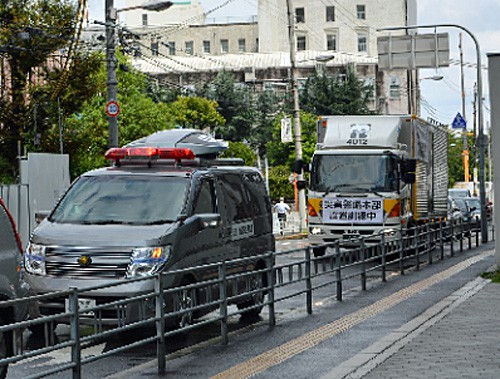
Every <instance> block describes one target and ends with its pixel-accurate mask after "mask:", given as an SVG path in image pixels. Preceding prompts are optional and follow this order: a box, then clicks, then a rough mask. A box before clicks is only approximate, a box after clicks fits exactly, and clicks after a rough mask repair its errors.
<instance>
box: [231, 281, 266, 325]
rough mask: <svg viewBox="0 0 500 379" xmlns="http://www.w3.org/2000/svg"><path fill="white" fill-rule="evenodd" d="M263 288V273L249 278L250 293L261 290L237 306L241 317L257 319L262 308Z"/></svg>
mask: <svg viewBox="0 0 500 379" xmlns="http://www.w3.org/2000/svg"><path fill="white" fill-rule="evenodd" d="M264 287H265V278H264V274H263V273H258V274H253V275H252V277H251V278H250V291H256V290H262V291H258V292H255V293H254V294H252V295H251V296H250V299H249V300H247V301H244V302H243V303H239V304H237V307H238V309H239V310H243V311H242V312H241V316H242V317H257V316H258V315H259V314H260V312H262V308H264V301H265V297H266V295H265V293H264V290H263V288H264ZM250 307H254V308H252V309H248V310H244V309H246V308H250Z"/></svg>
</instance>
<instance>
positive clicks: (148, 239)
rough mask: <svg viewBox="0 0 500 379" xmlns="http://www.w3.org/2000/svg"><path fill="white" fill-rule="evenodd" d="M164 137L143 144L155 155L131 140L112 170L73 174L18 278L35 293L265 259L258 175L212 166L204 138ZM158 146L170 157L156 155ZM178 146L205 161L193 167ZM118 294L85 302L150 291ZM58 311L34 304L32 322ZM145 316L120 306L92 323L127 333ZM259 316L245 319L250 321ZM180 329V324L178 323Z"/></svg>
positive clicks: (206, 274) (207, 274)
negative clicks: (23, 276)
mask: <svg viewBox="0 0 500 379" xmlns="http://www.w3.org/2000/svg"><path fill="white" fill-rule="evenodd" d="M173 133H175V134H176V138H175V141H177V142H175V143H173V142H172V141H170V140H169V138H170V137H171V133H168V131H165V132H161V133H160V135H154V137H155V138H156V140H155V142H154V143H153V142H151V141H149V143H150V144H154V145H155V146H146V145H147V144H148V141H147V140H145V141H144V140H141V141H140V142H138V143H136V144H131V146H128V147H124V148H117V149H111V150H109V151H108V152H107V158H108V159H109V160H112V161H114V165H113V166H112V167H107V168H102V169H98V170H95V171H91V172H88V173H86V174H83V175H82V176H80V177H79V178H78V179H77V180H76V181H75V182H74V183H73V184H72V185H71V186H70V188H69V189H68V191H67V192H66V194H65V195H64V196H63V197H62V199H61V200H60V201H59V203H58V204H57V205H56V207H55V208H54V209H53V210H52V212H51V213H50V214H49V216H48V217H47V218H46V219H45V220H44V221H42V223H41V224H40V225H39V226H38V227H37V228H36V229H35V231H34V232H33V234H32V236H31V239H30V242H29V245H28V247H27V250H26V253H25V266H26V271H27V277H28V281H29V283H30V285H31V286H32V290H33V291H34V292H35V293H37V294H42V293H47V292H51V291H56V290H64V289H68V288H69V287H77V288H84V287H89V286H94V285H100V284H105V283H110V282H113V281H123V280H125V279H127V278H135V277H139V276H148V275H154V274H156V273H158V272H162V271H164V270H177V269H182V268H186V267H193V266H199V265H206V264H209V263H213V262H220V261H223V260H229V259H235V258H241V257H249V256H254V255H258V254H263V253H267V252H271V251H274V237H273V234H272V214H271V205H270V201H269V197H268V194H267V190H266V187H265V183H264V180H263V178H262V176H261V174H260V172H259V171H258V170H257V169H255V168H251V167H244V166H241V165H235V163H236V162H234V161H232V160H230V161H227V160H221V159H215V157H214V154H215V153H214V151H215V150H214V149H215V148H216V146H215V147H214V146H211V145H216V143H215V141H214V140H212V139H211V137H210V136H208V135H205V134H204V133H201V132H199V131H194V130H183V132H179V131H173ZM161 134H164V137H165V138H162V136H161ZM167 137H168V138H167ZM165 140H169V142H168V143H165V144H166V145H167V146H172V145H173V147H162V146H164V145H162V142H165ZM179 141H181V142H179ZM182 141H184V143H182ZM186 141H188V142H186ZM187 145H188V146H190V147H191V148H192V149H193V150H195V151H196V150H198V151H201V152H202V153H204V154H205V156H208V159H207V158H200V157H199V156H198V157H195V155H194V153H193V151H192V150H189V149H188V148H186V147H185V146H187ZM158 146H160V147H158ZM179 146H184V147H179ZM219 149H220V146H219ZM201 155H202V156H203V154H201ZM263 265H264V261H263V260H261V261H257V260H256V261H255V262H253V264H252V265H251V267H250V266H248V265H245V267H240V269H241V270H249V269H258V268H262V267H263ZM216 275H217V272H216V270H215V271H214V270H213V269H207V270H205V271H201V273H200V272H199V271H197V272H196V273H192V274H191V273H190V274H182V275H176V276H168V277H169V278H170V279H169V280H170V281H169V282H168V283H164V286H165V287H174V286H178V285H184V284H188V283H194V282H201V281H204V280H209V279H210V278H213V277H215V276H216ZM265 279H266V278H265V276H264V275H262V277H260V279H259V280H258V281H257V285H260V286H264V285H265ZM126 288H127V290H126V291H124V289H123V287H120V288H116V289H113V288H110V289H107V290H106V291H99V292H98V293H96V295H95V296H94V298H93V299H88V300H91V301H92V302H93V303H95V304H97V305H98V304H99V302H100V301H101V300H102V301H104V300H105V301H109V299H110V298H111V299H113V298H116V299H119V298H127V297H132V296H136V295H138V294H141V293H144V292H148V291H152V282H151V281H141V282H134V283H131V284H128V285H127V287H126ZM192 297H193V298H192V299H189V302H191V303H192V302H193V301H196V298H198V299H201V298H205V297H204V296H201V294H195V295H192ZM263 301H264V300H263V296H254V297H251V298H244V297H242V298H239V299H238V304H237V305H238V306H239V307H248V306H250V305H258V303H259V302H262V303H263ZM167 304H168V302H167ZM167 306H168V305H167ZM173 306H174V305H172V307H173ZM64 307H65V304H64V303H63V302H53V301H52V302H41V303H40V312H41V313H42V314H54V313H59V312H63V311H64ZM135 307H137V308H140V309H134V308H135ZM153 311H154V307H152V306H151V304H147V302H146V301H143V302H137V303H134V304H128V305H127V309H126V310H125V312H123V314H122V316H123V320H116V317H117V313H116V312H109V313H108V314H103V315H102V322H103V323H108V324H116V323H117V322H120V323H121V322H126V323H129V322H132V321H135V318H136V317H138V315H143V314H145V312H146V313H147V312H153ZM259 311H260V309H259V308H258V307H257V308H254V309H253V313H258V312H259ZM82 318H85V316H81V319H82ZM190 321H191V320H186V319H185V317H184V318H183V319H182V320H180V321H179V322H180V323H181V324H182V323H186V322H190ZM181 326H182V325H181Z"/></svg>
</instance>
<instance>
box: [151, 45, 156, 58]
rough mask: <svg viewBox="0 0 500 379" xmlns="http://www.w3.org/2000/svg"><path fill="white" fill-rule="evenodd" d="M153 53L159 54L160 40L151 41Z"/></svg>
mask: <svg viewBox="0 0 500 379" xmlns="http://www.w3.org/2000/svg"><path fill="white" fill-rule="evenodd" d="M151 55H152V56H154V57H156V56H158V42H151Z"/></svg>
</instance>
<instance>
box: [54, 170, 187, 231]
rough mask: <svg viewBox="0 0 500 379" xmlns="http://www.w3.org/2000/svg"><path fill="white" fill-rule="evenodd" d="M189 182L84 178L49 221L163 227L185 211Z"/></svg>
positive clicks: (141, 177)
mask: <svg viewBox="0 0 500 379" xmlns="http://www.w3.org/2000/svg"><path fill="white" fill-rule="evenodd" d="M189 183H190V182H189V180H188V179H186V178H178V177H152V176H136V175H130V176H84V177H80V179H79V180H78V181H77V182H75V183H74V185H73V186H71V188H70V189H69V190H68V192H67V193H66V194H65V196H64V198H63V199H62V200H61V202H60V203H59V204H58V206H57V207H56V208H55V210H54V212H53V214H52V216H51V217H50V221H53V222H58V223H77V224H140V225H148V224H161V223H167V222H172V221H175V220H176V218H177V216H178V215H179V213H180V212H181V210H182V209H183V206H184V203H185V199H186V192H187V188H188V186H189Z"/></svg>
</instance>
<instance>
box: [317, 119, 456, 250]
mask: <svg viewBox="0 0 500 379" xmlns="http://www.w3.org/2000/svg"><path fill="white" fill-rule="evenodd" d="M317 131H318V140H317V148H316V151H315V152H314V155H313V158H312V162H311V167H310V171H311V172H310V174H311V175H310V185H309V191H308V238H309V242H310V244H311V245H312V246H313V247H314V249H315V254H316V255H321V254H323V253H324V249H325V244H328V243H331V242H333V241H336V240H340V242H341V243H342V242H348V241H350V242H352V241H359V237H361V236H364V237H365V239H366V240H368V241H369V240H370V239H373V240H380V238H381V237H380V236H381V233H382V232H383V233H384V234H385V235H386V236H397V235H399V232H400V231H401V229H402V228H406V227H410V226H413V225H417V224H421V223H424V222H428V221H430V220H433V219H441V218H444V217H446V214H447V202H448V194H447V189H448V158H447V157H448V156H447V141H448V133H447V131H446V129H445V128H444V127H443V126H437V125H433V124H430V123H428V122H426V121H424V120H422V119H419V118H417V117H415V116H412V115H371V116H321V117H319V118H318V130H317Z"/></svg>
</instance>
